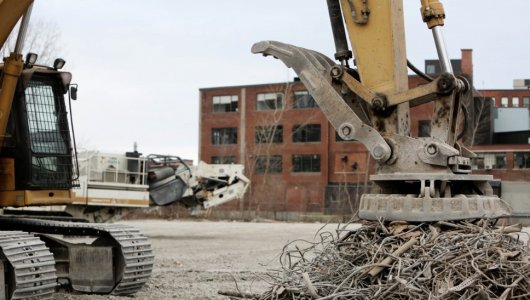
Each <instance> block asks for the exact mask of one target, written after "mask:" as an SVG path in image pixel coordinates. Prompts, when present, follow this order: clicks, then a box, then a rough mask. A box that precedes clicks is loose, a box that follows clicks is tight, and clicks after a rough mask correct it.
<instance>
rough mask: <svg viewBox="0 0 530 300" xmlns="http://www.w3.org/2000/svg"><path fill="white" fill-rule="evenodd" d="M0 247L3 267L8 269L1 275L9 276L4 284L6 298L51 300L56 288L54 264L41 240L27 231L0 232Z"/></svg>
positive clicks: (51, 255)
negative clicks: (3, 261)
mask: <svg viewBox="0 0 530 300" xmlns="http://www.w3.org/2000/svg"><path fill="white" fill-rule="evenodd" d="M0 248H1V249H2V253H3V256H4V258H5V260H6V262H5V263H4V268H5V267H6V266H8V270H7V271H8V272H4V274H11V276H10V277H12V278H10V279H9V280H8V281H7V282H8V285H9V286H6V288H7V290H8V294H9V295H6V298H7V299H51V298H52V295H53V293H54V292H55V287H56V286H57V276H56V273H55V261H54V258H53V254H52V253H51V252H50V251H49V249H48V248H47V247H46V245H45V244H44V242H43V241H41V240H40V239H39V238H38V237H35V236H33V235H32V234H29V233H27V232H21V231H0ZM4 271H5V270H4ZM8 276H9V275H8ZM2 284H3V283H2ZM0 298H1V299H4V298H3V297H0Z"/></svg>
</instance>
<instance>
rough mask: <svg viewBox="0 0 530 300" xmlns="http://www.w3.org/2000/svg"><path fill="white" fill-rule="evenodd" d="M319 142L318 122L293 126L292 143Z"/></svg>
mask: <svg viewBox="0 0 530 300" xmlns="http://www.w3.org/2000/svg"><path fill="white" fill-rule="evenodd" d="M307 142H320V124H307V125H295V126H293V143H307Z"/></svg>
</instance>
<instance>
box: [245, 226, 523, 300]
mask: <svg viewBox="0 0 530 300" xmlns="http://www.w3.org/2000/svg"><path fill="white" fill-rule="evenodd" d="M516 228H519V231H518V230H515V229H516ZM521 234H522V233H521V232H520V227H517V226H509V227H505V228H499V227H496V226H494V224H493V222H492V221H489V220H479V221H475V222H466V221H458V222H434V223H421V224H410V223H395V224H389V223H386V224H385V223H384V222H366V223H364V225H363V226H362V227H361V228H359V229H355V230H347V229H341V230H337V231H336V232H335V233H331V232H327V233H322V232H321V233H320V234H319V237H320V241H318V242H315V243H310V242H308V241H301V242H300V243H296V244H293V243H291V244H288V245H287V246H286V247H284V250H283V253H282V255H281V259H280V260H281V264H282V267H281V269H279V270H276V271H274V272H272V273H270V274H269V276H270V278H267V280H268V281H269V282H271V288H270V290H268V291H266V292H265V293H262V294H259V295H253V299H258V300H272V299H279V300H283V299H316V298H317V297H320V298H318V299H322V300H325V299H368V298H369V299H433V300H434V299H525V298H527V297H529V296H530V264H529V263H528V257H529V253H530V252H529V249H528V247H527V246H526V245H524V244H523V243H522V242H521V241H520V236H519V235H521ZM371 270H378V272H374V271H372V272H370V271H371ZM279 291H281V293H278V292H279Z"/></svg>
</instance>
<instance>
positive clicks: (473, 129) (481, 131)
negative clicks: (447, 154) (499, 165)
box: [465, 89, 492, 146]
mask: <svg viewBox="0 0 530 300" xmlns="http://www.w3.org/2000/svg"><path fill="white" fill-rule="evenodd" d="M473 90H474V93H473V94H475V95H476V96H475V97H470V105H468V107H469V108H467V116H466V118H467V119H468V120H466V121H465V122H466V123H467V125H468V126H470V130H468V131H467V132H466V134H468V135H469V138H467V139H465V142H466V144H467V145H469V146H473V145H479V144H484V143H489V142H491V141H490V138H491V131H492V128H491V126H492V122H491V117H492V116H491V107H492V99H491V98H489V97H485V96H483V95H482V94H480V92H479V91H477V90H475V89H473Z"/></svg>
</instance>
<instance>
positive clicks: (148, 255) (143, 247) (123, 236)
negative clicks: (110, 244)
mask: <svg viewBox="0 0 530 300" xmlns="http://www.w3.org/2000/svg"><path fill="white" fill-rule="evenodd" d="M92 225H96V224H92ZM96 226H103V227H105V229H103V230H105V231H107V232H109V233H110V234H111V235H112V237H113V238H114V239H116V241H118V243H120V245H121V250H122V253H123V256H124V258H125V267H124V272H123V277H122V279H121V281H120V283H119V284H118V285H117V286H116V288H114V291H113V294H116V295H131V294H134V293H136V292H137V291H138V290H140V289H141V288H142V287H143V286H144V285H145V283H146V282H147V280H149V277H150V276H151V273H152V271H153V263H154V256H153V250H152V248H151V243H149V240H148V239H147V238H146V237H145V236H143V235H142V234H141V233H140V231H139V230H138V229H136V228H134V227H132V226H127V225H120V224H103V225H99V224H98V225H96Z"/></svg>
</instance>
